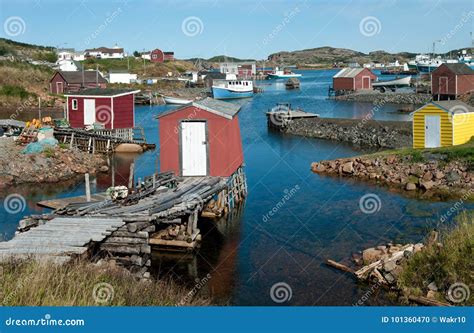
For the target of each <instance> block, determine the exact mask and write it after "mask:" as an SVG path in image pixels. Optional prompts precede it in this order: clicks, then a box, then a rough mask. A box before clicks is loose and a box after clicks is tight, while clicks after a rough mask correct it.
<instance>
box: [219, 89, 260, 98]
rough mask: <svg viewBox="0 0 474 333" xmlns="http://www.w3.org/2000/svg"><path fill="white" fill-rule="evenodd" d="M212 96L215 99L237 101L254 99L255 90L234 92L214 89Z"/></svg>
mask: <svg viewBox="0 0 474 333" xmlns="http://www.w3.org/2000/svg"><path fill="white" fill-rule="evenodd" d="M212 95H213V96H214V98H215V99H236V98H250V97H253V89H252V90H249V91H233V90H229V89H225V88H220V87H212Z"/></svg>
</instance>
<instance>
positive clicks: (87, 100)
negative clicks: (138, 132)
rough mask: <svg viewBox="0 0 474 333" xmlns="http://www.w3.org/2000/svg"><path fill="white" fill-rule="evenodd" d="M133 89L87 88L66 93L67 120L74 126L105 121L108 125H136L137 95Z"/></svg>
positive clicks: (113, 126) (119, 126)
mask: <svg viewBox="0 0 474 333" xmlns="http://www.w3.org/2000/svg"><path fill="white" fill-rule="evenodd" d="M138 92H140V90H130V89H85V90H81V91H78V92H75V93H70V94H66V95H65V96H66V98H67V101H66V102H67V103H66V105H67V107H66V114H67V119H68V120H69V123H70V125H71V127H73V128H83V127H85V126H86V125H92V124H94V123H101V124H103V125H104V126H105V128H109V129H114V128H132V127H134V126H135V94H136V93H138Z"/></svg>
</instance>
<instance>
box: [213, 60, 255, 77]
mask: <svg viewBox="0 0 474 333" xmlns="http://www.w3.org/2000/svg"><path fill="white" fill-rule="evenodd" d="M219 71H220V72H221V73H223V74H234V75H236V76H239V77H250V76H252V75H255V74H256V73H257V66H256V64H255V62H222V63H220V64H219Z"/></svg>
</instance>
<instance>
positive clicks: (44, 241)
mask: <svg viewBox="0 0 474 333" xmlns="http://www.w3.org/2000/svg"><path fill="white" fill-rule="evenodd" d="M124 224H125V222H123V221H122V219H120V218H102V217H80V218H73V217H56V218H54V219H52V220H51V221H49V222H48V223H46V224H43V225H39V226H38V227H36V228H32V229H31V230H29V231H28V232H24V233H19V234H17V235H16V236H15V237H14V238H13V239H12V240H10V241H8V242H1V243H0V260H8V259H10V258H12V259H22V258H31V257H33V258H35V259H40V260H45V261H53V262H58V263H64V262H67V261H68V260H70V259H71V258H72V257H74V256H80V255H82V254H85V253H86V252H87V251H88V249H89V246H90V245H91V243H92V242H101V241H103V240H104V239H105V238H106V237H107V236H108V235H110V234H111V233H112V232H113V231H116V230H117V229H118V228H119V227H121V226H123V225H124Z"/></svg>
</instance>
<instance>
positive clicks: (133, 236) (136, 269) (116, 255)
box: [99, 219, 156, 278]
mask: <svg viewBox="0 0 474 333" xmlns="http://www.w3.org/2000/svg"><path fill="white" fill-rule="evenodd" d="M124 222H125V225H123V226H122V227H120V228H118V229H117V230H116V231H114V232H113V233H112V234H111V235H110V236H109V237H107V238H106V239H105V241H103V242H102V243H100V245H99V249H100V251H103V252H104V253H106V254H107V257H108V259H112V260H115V262H116V263H118V264H120V265H121V266H123V267H125V268H127V269H128V270H129V271H130V272H131V273H132V274H133V275H134V276H136V277H138V278H149V276H150V273H149V272H148V267H149V266H151V247H150V245H149V244H148V239H149V237H150V233H152V232H154V231H155V228H156V227H155V225H154V224H153V223H151V222H149V221H140V220H139V219H131V220H126V219H125V221H124Z"/></svg>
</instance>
